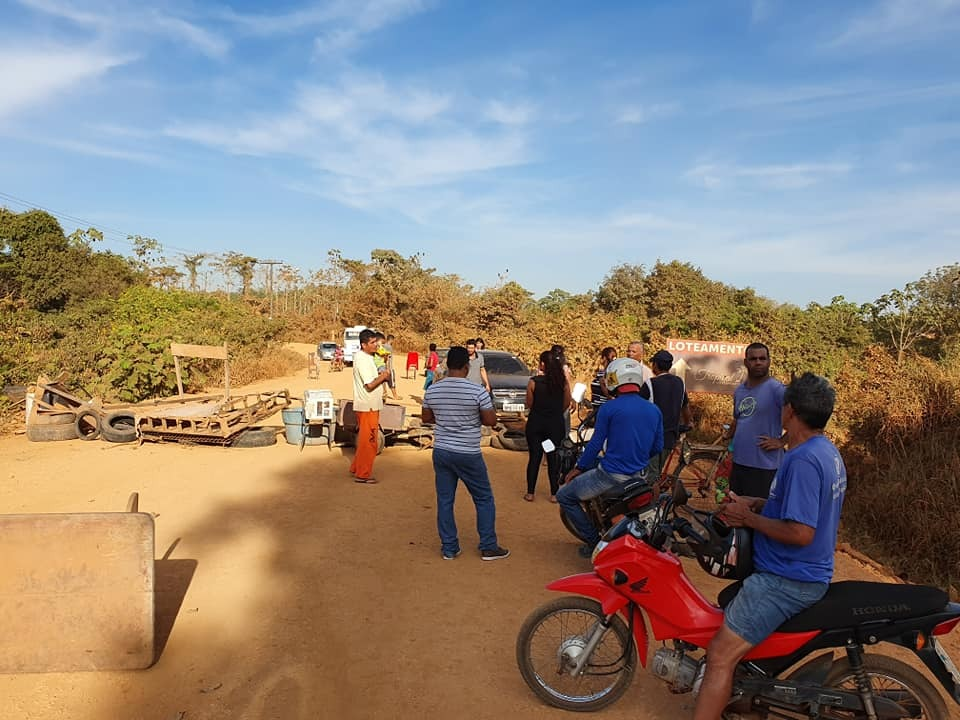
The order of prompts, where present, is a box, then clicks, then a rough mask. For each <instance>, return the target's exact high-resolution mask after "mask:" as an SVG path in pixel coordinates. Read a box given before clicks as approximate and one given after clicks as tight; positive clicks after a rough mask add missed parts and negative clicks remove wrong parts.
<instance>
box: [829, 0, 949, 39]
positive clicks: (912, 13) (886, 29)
mask: <svg viewBox="0 0 960 720" xmlns="http://www.w3.org/2000/svg"><path fill="white" fill-rule="evenodd" d="M958 30H960V0H883V1H882V2H880V3H878V4H876V5H874V6H873V7H871V8H870V9H869V10H867V11H864V12H863V13H860V14H858V15H855V16H854V17H853V18H852V19H851V20H850V22H849V23H848V24H847V26H846V27H845V28H844V29H843V30H841V31H840V33H839V34H837V35H836V36H835V37H834V38H833V39H832V40H831V41H830V43H829V46H830V47H833V48H845V49H847V48H850V47H853V46H856V47H858V48H860V49H862V50H867V51H869V50H873V49H876V48H877V47H878V46H889V45H902V44H908V43H911V42H915V41H917V40H921V39H923V38H926V37H931V36H934V35H949V34H955V33H956V32H957V31H958Z"/></svg>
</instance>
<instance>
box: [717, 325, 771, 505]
mask: <svg viewBox="0 0 960 720" xmlns="http://www.w3.org/2000/svg"><path fill="white" fill-rule="evenodd" d="M743 364H744V365H745V366H746V368H747V379H746V380H744V381H743V382H742V383H740V385H739V386H737V389H736V390H734V392H733V422H731V423H730V429H729V430H727V433H726V435H725V438H724V439H726V440H729V439H730V438H733V469H732V470H731V472H730V489H731V490H732V491H733V492H735V493H737V494H738V495H747V496H750V497H761V498H765V497H767V493H769V492H770V483H771V482H773V476H774V475H776V473H777V468H778V467H780V460H781V458H782V457H783V448H784V447H785V440H784V439H783V437H782V435H783V426H782V425H781V423H780V411H781V410H782V409H783V391H784V386H783V383H782V382H780V381H779V380H777V379H775V378H772V377H770V350H769V349H768V348H767V346H766V345H764V344H763V343H750V344H749V345H747V350H746V353H745V354H744V359H743Z"/></svg>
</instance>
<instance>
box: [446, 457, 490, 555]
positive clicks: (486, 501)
mask: <svg viewBox="0 0 960 720" xmlns="http://www.w3.org/2000/svg"><path fill="white" fill-rule="evenodd" d="M433 472H434V473H435V474H436V484H437V531H438V532H439V533H440V547H441V550H442V551H443V552H445V553H448V554H453V553H456V552H457V551H459V550H460V541H459V540H458V539H457V522H456V520H455V519H454V517H453V503H454V500H456V497H457V480H458V479H460V480H463V484H464V485H466V486H467V492H469V493H470V497H472V498H473V504H474V505H475V506H476V508H477V534H479V535H480V549H481V550H494V549H496V548H497V533H496V530H494V524H495V522H496V517H497V511H496V507H495V506H494V504H493V489H492V488H491V487H490V477H489V476H488V475H487V466H486V463H484V462H483V455H481V454H480V453H458V452H451V451H450V450H441V449H440V448H434V449H433Z"/></svg>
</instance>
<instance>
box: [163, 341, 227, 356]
mask: <svg viewBox="0 0 960 720" xmlns="http://www.w3.org/2000/svg"><path fill="white" fill-rule="evenodd" d="M170 354H172V355H175V356H176V355H179V356H180V357H196V358H212V359H214V360H227V359H229V356H228V355H227V347H226V345H186V344H183V343H170Z"/></svg>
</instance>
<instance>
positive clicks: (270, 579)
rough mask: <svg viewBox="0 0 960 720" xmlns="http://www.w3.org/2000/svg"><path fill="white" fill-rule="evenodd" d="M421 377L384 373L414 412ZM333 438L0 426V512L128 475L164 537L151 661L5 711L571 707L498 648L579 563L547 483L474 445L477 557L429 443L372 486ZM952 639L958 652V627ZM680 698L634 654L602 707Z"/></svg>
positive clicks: (45, 719) (112, 502)
mask: <svg viewBox="0 0 960 720" xmlns="http://www.w3.org/2000/svg"><path fill="white" fill-rule="evenodd" d="M421 383H422V379H418V380H416V381H414V380H409V381H408V380H405V379H403V378H401V379H400V388H399V389H400V392H401V394H403V395H404V396H405V399H404V402H405V403H410V404H411V409H413V407H415V406H416V403H415V402H412V401H411V400H410V398H411V396H412V395H415V394H420V393H421V390H420V384H421ZM284 387H287V388H289V389H290V390H291V391H292V392H293V393H294V394H295V395H296V394H300V393H302V391H303V389H304V388H306V387H327V388H330V389H332V390H334V394H335V396H337V397H349V396H350V373H349V371H348V372H343V373H329V374H327V373H326V372H325V371H324V374H323V375H321V381H319V382H318V381H309V382H308V381H307V380H306V378H305V373H300V374H299V375H297V376H295V377H289V378H281V379H278V380H274V381H271V382H268V383H261V384H259V385H257V386H254V387H253V388H251V389H253V390H262V389H282V388H284ZM271 422H272V423H273V424H276V425H280V424H281V422H280V419H279V416H278V417H277V418H276V419H275V420H273V421H271ZM350 452H351V451H349V450H347V451H341V450H340V449H334V450H333V451H328V450H327V448H326V447H325V446H310V447H306V448H305V449H304V450H303V452H300V451H299V449H298V448H297V447H296V446H293V445H288V444H285V443H284V442H283V438H282V437H281V440H280V443H279V444H278V445H276V446H273V447H267V448H257V449H224V448H215V447H183V446H179V445H175V444H145V445H143V446H140V447H138V446H136V445H135V444H131V445H112V444H109V443H105V442H101V441H96V442H81V441H79V440H76V441H70V442H64V443H29V442H27V440H26V439H25V438H24V437H23V436H22V435H21V436H17V437H6V438H2V439H0V512H3V513H17V512H77V511H80V512H82V511H88V510H90V511H92V510H121V509H123V507H124V504H125V502H126V499H127V496H128V495H129V493H130V492H131V491H134V490H135V491H138V492H139V493H140V508H141V510H143V511H147V512H152V513H155V514H156V532H157V556H158V557H161V556H164V555H165V554H167V553H168V551H169V556H168V559H167V560H163V561H159V562H158V566H157V584H158V594H157V608H158V617H159V622H158V626H159V627H158V635H159V639H160V641H161V643H162V652H161V653H160V657H159V659H158V661H157V663H156V664H155V665H154V666H153V667H152V668H150V669H149V670H145V671H139V672H122V673H119V672H101V673H69V674H67V673H62V674H31V675H3V676H0V707H2V708H3V709H2V711H0V713H2V716H3V717H4V718H26V719H31V720H53V719H55V718H56V719H61V718H62V719H64V720H66V719H69V720H102V719H104V718H138V719H139V718H144V719H147V720H200V719H203V720H219V719H223V720H226V719H228V718H229V719H230V720H261V719H276V720H281V719H282V720H315V719H316V718H338V719H340V718H358V719H359V718H389V719H390V720H396V719H398V718H400V719H406V718H471V719H472V720H479V719H482V718H491V719H492V718H506V717H510V718H531V719H532V718H557V717H569V716H568V715H566V714H565V713H562V712H561V711H558V710H554V709H551V708H548V707H545V706H544V705H542V704H541V703H539V702H538V701H537V700H536V699H535V698H534V696H533V695H532V693H531V692H530V691H529V690H528V689H527V687H526V686H525V685H524V683H523V681H522V680H521V678H520V675H519V673H518V671H517V669H516V665H515V661H514V641H515V638H516V632H517V629H518V628H519V626H520V624H521V622H522V621H523V619H524V617H525V616H526V615H527V614H528V613H529V612H530V611H531V610H532V609H533V608H534V607H536V606H537V605H539V604H541V603H543V602H545V601H546V600H548V599H550V597H551V594H550V593H548V592H547V591H545V590H544V589H543V586H544V584H545V583H546V582H548V581H549V580H551V579H553V578H556V577H559V576H561V575H565V574H569V573H573V572H580V571H584V570H587V569H589V565H588V564H587V563H586V562H585V561H583V560H580V559H579V558H578V557H577V556H576V552H575V548H576V543H575V541H574V540H573V539H572V538H571V537H570V536H569V535H568V534H567V533H566V531H565V530H564V529H563V528H562V526H561V525H560V523H559V521H558V519H557V517H556V515H557V511H556V506H554V505H551V504H549V503H547V502H546V493H545V492H543V491H541V494H540V495H538V497H537V500H536V502H534V503H526V502H523V501H522V500H521V495H522V493H523V491H524V489H523V488H524V480H523V473H524V467H525V463H526V454H524V453H512V452H508V451H503V450H495V449H490V448H487V449H485V450H484V455H485V458H486V460H487V463H488V465H489V468H490V472H491V477H492V479H493V484H494V490H495V493H496V497H497V511H498V516H497V525H498V533H499V536H500V541H501V544H502V545H504V546H506V547H508V548H509V549H510V550H511V552H512V555H511V557H510V558H508V559H507V560H504V561H499V562H492V563H489V562H481V561H480V558H479V554H478V553H477V551H476V532H475V527H474V526H475V522H474V515H473V509H472V504H471V503H470V501H469V497H468V496H467V495H466V493H465V492H461V493H460V494H459V497H458V501H457V519H458V523H459V526H460V537H461V542H462V545H463V547H464V553H463V555H461V556H460V557H459V558H458V559H457V560H455V561H453V562H448V561H443V560H442V559H441V558H440V551H439V541H438V539H437V534H436V528H435V499H434V491H433V476H432V471H431V467H430V452H429V451H422V450H418V449H416V448H414V447H412V446H404V445H400V446H395V447H391V448H387V449H386V450H385V451H384V453H383V454H382V455H381V456H380V457H379V458H378V459H377V462H376V476H377V477H378V478H379V479H380V480H381V482H380V484H378V485H359V484H356V483H354V482H352V481H351V477H350V475H349V474H348V471H347V468H348V464H349V455H350ZM541 482H542V483H543V484H544V485H545V480H544V479H543V478H541ZM838 563H839V565H838V567H839V574H840V575H841V576H843V577H864V578H866V577H873V574H872V573H871V571H870V570H868V569H866V568H864V567H863V566H861V565H859V564H858V563H855V562H853V561H852V560H851V559H850V558H848V557H846V556H842V555H841V556H839V560H838ZM691 574H692V575H694V576H695V578H702V577H703V574H702V573H700V572H694V571H693V570H691ZM707 584H710V583H707ZM710 585H711V590H712V591H714V592H715V591H716V586H714V585H712V584H710ZM954 635H957V633H954ZM949 649H950V651H951V653H952V654H953V657H954V658H957V659H960V651H958V648H957V644H956V642H951V644H950V645H949ZM688 706H689V696H673V695H671V694H670V693H669V692H668V691H667V689H666V687H665V686H664V685H662V684H661V683H660V682H659V681H657V680H655V679H653V678H652V677H651V676H650V674H649V672H648V671H646V670H642V669H641V670H638V673H637V677H636V679H635V681H634V683H633V686H632V687H631V688H630V690H629V691H628V693H627V695H626V696H625V697H624V698H623V699H622V700H621V701H620V702H619V703H617V704H616V705H615V706H614V707H612V708H610V709H608V710H606V711H604V712H603V713H601V715H600V716H602V717H604V718H610V719H616V720H620V719H622V720H626V719H627V718H630V719H631V720H637V719H638V718H640V719H644V718H683V717H686V716H687V715H688V712H689V710H688Z"/></svg>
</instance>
